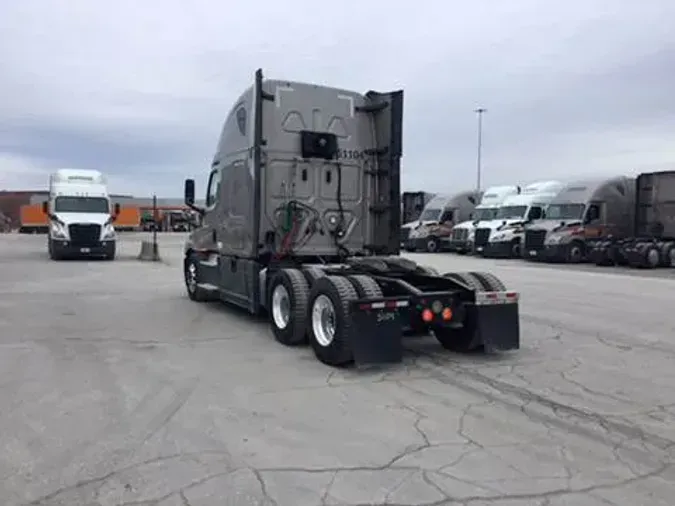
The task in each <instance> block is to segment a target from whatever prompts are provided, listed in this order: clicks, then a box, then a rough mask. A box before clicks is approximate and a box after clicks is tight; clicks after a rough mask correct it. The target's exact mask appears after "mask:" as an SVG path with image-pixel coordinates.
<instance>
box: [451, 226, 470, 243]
mask: <svg viewBox="0 0 675 506" xmlns="http://www.w3.org/2000/svg"><path fill="white" fill-rule="evenodd" d="M468 237H469V230H468V229H466V228H456V229H454V230H453V231H452V240H453V241H466V240H467V239H468Z"/></svg>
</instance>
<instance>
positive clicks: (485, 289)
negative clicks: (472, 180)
mask: <svg viewBox="0 0 675 506" xmlns="http://www.w3.org/2000/svg"><path fill="white" fill-rule="evenodd" d="M402 123H403V91H402V90H398V91H392V92H375V91H369V92H367V93H365V94H360V93H357V92H353V91H348V90H343V89H337V88H334V87H330V86H321V85H315V84H307V83H300V82H291V81H285V80H284V81H282V80H271V79H263V74H262V70H258V71H257V72H256V74H255V80H254V83H253V85H252V86H251V87H250V88H248V89H247V90H246V91H244V93H243V94H242V95H241V96H240V97H239V98H238V99H237V101H236V102H235V104H234V106H233V107H232V109H231V111H230V113H229V115H228V116H227V118H226V120H225V124H224V127H223V129H222V133H221V136H220V139H219V142H218V146H217V149H216V154H215V156H214V158H213V162H212V164H211V168H210V172H209V177H208V183H207V187H206V203H205V206H204V207H201V206H197V205H196V204H195V182H194V180H192V179H187V180H186V181H185V188H184V196H185V203H186V205H188V206H189V207H191V208H192V209H194V210H195V211H196V212H198V213H199V214H200V215H201V216H202V217H203V220H202V226H201V227H199V228H198V229H197V230H194V231H193V232H192V233H191V234H190V236H189V238H188V239H187V241H186V243H185V247H184V261H183V275H184V281H185V286H186V290H187V294H188V296H189V298H190V299H192V300H193V301H207V300H213V299H217V300H221V301H224V302H226V303H230V304H234V305H236V306H240V307H242V308H244V309H245V310H247V311H248V312H249V313H251V314H253V315H266V316H267V319H268V321H269V325H270V328H271V332H272V334H273V335H274V337H275V339H276V340H277V341H279V342H280V343H281V344H283V345H286V346H297V345H302V344H305V343H309V344H310V345H311V347H312V349H313V351H314V353H315V355H316V357H317V358H318V359H319V360H320V361H321V362H323V363H325V364H328V365H330V366H346V365H348V364H352V363H357V364H363V363H383V362H398V361H400V360H401V359H402V356H403V344H402V336H403V335H404V334H413V335H416V334H425V333H432V334H433V335H434V336H435V337H436V339H437V340H438V341H439V342H440V344H441V345H442V346H443V347H445V348H448V349H451V350H458V351H466V350H474V349H477V348H482V349H484V350H486V351H488V352H494V351H500V350H513V349H517V348H519V345H520V330H519V314H518V299H519V297H518V293H517V292H515V291H512V290H508V289H507V288H506V287H505V286H504V284H503V283H502V282H501V281H500V280H499V279H498V278H497V277H495V276H494V275H492V274H490V273H485V272H450V273H445V274H442V275H441V274H439V273H438V272H436V271H435V270H434V269H432V268H429V267H425V266H422V265H418V264H417V263H415V262H413V261H411V260H409V259H406V258H402V257H401V256H400V255H399V254H400V228H401V224H400V197H401V192H400V159H401V156H402Z"/></svg>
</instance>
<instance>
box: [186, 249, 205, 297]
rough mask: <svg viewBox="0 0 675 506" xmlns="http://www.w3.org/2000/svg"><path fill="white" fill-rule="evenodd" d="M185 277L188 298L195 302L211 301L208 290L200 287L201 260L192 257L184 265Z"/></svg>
mask: <svg viewBox="0 0 675 506" xmlns="http://www.w3.org/2000/svg"><path fill="white" fill-rule="evenodd" d="M183 275H184V278H185V288H186V289H187V294H188V297H190V300H193V301H195V302H206V301H207V300H209V299H210V296H209V295H210V294H209V292H208V290H205V289H204V288H203V287H201V286H199V285H200V282H201V281H200V275H199V260H198V259H197V258H195V256H194V255H190V256H189V257H187V258H186V259H185V262H184V263H183Z"/></svg>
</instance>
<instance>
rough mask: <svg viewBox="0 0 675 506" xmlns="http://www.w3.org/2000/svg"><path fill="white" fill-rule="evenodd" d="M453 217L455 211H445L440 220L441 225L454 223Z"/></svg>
mask: <svg viewBox="0 0 675 506" xmlns="http://www.w3.org/2000/svg"><path fill="white" fill-rule="evenodd" d="M452 216H453V209H446V210H445V211H443V214H442V215H441V219H440V220H439V221H440V222H441V223H445V222H446V221H452Z"/></svg>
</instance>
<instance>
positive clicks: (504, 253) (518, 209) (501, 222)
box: [474, 181, 564, 258]
mask: <svg viewBox="0 0 675 506" xmlns="http://www.w3.org/2000/svg"><path fill="white" fill-rule="evenodd" d="M563 187H564V184H563V183H561V182H560V181H539V182H536V183H531V184H529V185H526V186H525V187H523V189H522V190H521V192H520V194H519V195H513V196H511V197H508V198H506V199H505V200H504V202H503V203H502V205H501V206H500V208H499V210H498V211H497V216H495V219H494V220H492V221H491V222H489V223H487V224H486V225H485V226H484V227H481V228H477V229H476V235H475V239H474V242H475V245H476V252H477V253H479V254H481V255H483V256H485V257H492V258H512V257H520V256H521V244H522V243H523V238H524V236H525V229H524V227H525V225H526V224H529V223H532V222H533V221H535V220H540V219H542V218H543V217H544V215H545V209H546V206H548V204H549V203H550V202H551V200H553V199H554V198H555V196H556V195H558V193H559V192H560V190H561V189H562V188H563Z"/></svg>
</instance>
